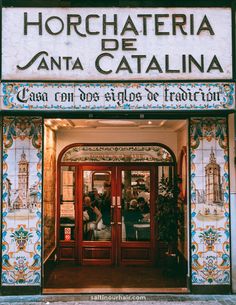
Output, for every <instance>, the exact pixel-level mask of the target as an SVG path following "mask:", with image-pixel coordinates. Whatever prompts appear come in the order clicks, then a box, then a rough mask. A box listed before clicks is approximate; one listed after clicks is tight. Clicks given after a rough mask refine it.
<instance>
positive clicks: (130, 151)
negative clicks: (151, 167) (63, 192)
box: [61, 144, 174, 162]
mask: <svg viewBox="0 0 236 305" xmlns="http://www.w3.org/2000/svg"><path fill="white" fill-rule="evenodd" d="M61 160H62V161H63V162H174V160H173V157H172V156H171V154H170V152H169V151H168V150H167V149H165V148H164V147H162V146H160V145H158V144H156V145H154V144H153V145H99V146H96V145H78V146H73V147H71V148H69V149H68V150H67V151H66V152H65V153H64V154H63V156H62V159H61Z"/></svg>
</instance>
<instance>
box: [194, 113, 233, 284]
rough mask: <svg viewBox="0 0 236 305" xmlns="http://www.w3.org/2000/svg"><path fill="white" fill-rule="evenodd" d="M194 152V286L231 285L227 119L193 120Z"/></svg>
mask: <svg viewBox="0 0 236 305" xmlns="http://www.w3.org/2000/svg"><path fill="white" fill-rule="evenodd" d="M190 150H191V152H190V160H191V164H190V168H191V225H192V232H191V236H192V239H191V246H192V283H193V285H219V284H220V285H229V284H230V240H229V176H228V138H227V122H226V119H225V118H193V119H191V121H190ZM199 160H202V165H200V164H199ZM213 168H214V171H213ZM200 172H202V174H203V176H201V175H200ZM210 179H213V180H214V183H208V181H211V180H210ZM213 185H214V187H213ZM212 194H213V195H212Z"/></svg>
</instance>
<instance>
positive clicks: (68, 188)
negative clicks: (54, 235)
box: [60, 166, 75, 241]
mask: <svg viewBox="0 0 236 305" xmlns="http://www.w3.org/2000/svg"><path fill="white" fill-rule="evenodd" d="M60 183H61V186H60V240H65V241H70V240H74V239H75V166H62V167H61V181H60Z"/></svg>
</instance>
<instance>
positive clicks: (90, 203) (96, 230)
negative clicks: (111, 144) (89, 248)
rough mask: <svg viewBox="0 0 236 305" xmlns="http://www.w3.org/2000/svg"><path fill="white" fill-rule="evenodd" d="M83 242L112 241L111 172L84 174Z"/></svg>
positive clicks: (86, 172) (88, 172)
mask: <svg viewBox="0 0 236 305" xmlns="http://www.w3.org/2000/svg"><path fill="white" fill-rule="evenodd" d="M83 183H84V188H83V189H84V193H83V240H96V241H108V240H111V172H97V171H84V172H83Z"/></svg>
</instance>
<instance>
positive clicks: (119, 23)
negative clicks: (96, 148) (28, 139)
mask: <svg viewBox="0 0 236 305" xmlns="http://www.w3.org/2000/svg"><path fill="white" fill-rule="evenodd" d="M231 28H232V23H231V9H230V8H206V7H204V8H3V9H2V79H4V80H13V79H14V80H55V81H60V80H61V81H63V80H72V81H73V80H75V81H78V80H80V81H81V80H82V81H87V80H88V81H89V80H96V81H100V80H107V81H109V80H117V81H119V80H121V81H123V80H163V81H164V80H193V79H197V80H199V79H202V80H206V79H210V80H213V79H232V34H231Z"/></svg>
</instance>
